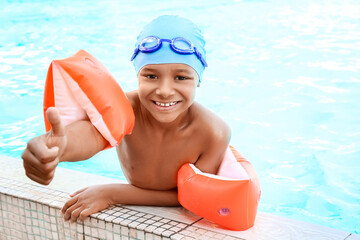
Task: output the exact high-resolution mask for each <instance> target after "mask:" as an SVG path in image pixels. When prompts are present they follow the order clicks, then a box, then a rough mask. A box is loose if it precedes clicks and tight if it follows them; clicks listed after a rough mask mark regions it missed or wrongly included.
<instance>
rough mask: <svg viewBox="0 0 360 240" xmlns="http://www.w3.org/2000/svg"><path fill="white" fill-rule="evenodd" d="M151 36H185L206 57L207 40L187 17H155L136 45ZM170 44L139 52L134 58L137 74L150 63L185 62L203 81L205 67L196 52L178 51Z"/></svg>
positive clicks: (163, 37) (165, 43) (140, 35)
mask: <svg viewBox="0 0 360 240" xmlns="http://www.w3.org/2000/svg"><path fill="white" fill-rule="evenodd" d="M149 36H156V37H159V38H162V39H173V38H176V37H182V38H185V39H187V40H189V41H190V42H192V43H193V44H194V46H195V47H196V49H197V51H199V52H200V53H201V55H202V57H203V58H204V59H205V55H206V52H205V48H204V47H205V40H204V37H203V35H202V33H201V30H200V29H199V28H198V27H197V26H196V25H195V24H194V23H193V22H191V21H190V20H188V19H186V18H182V17H179V16H173V15H163V16H160V17H158V18H156V19H154V20H153V21H151V22H150V23H149V24H147V25H146V26H145V27H144V28H143V30H142V31H141V32H140V34H139V36H138V37H137V42H136V44H135V47H137V46H138V45H139V44H140V42H141V41H142V40H143V39H144V38H146V37H149ZM169 44H170V43H168V42H163V43H162V47H161V48H160V49H159V50H157V51H155V52H151V53H143V52H139V53H138V54H137V55H136V57H135V58H134V67H135V71H136V75H137V74H138V73H139V71H140V69H141V68H142V67H143V66H145V65H148V64H164V63H183V64H186V65H188V66H190V67H192V68H193V69H194V70H195V71H196V72H197V74H198V76H199V81H201V78H202V73H203V71H204V68H205V67H204V65H203V64H202V63H201V61H200V60H199V59H198V57H197V56H196V55H195V54H188V55H184V54H179V53H176V52H174V51H173V50H172V49H171V48H170V46H169Z"/></svg>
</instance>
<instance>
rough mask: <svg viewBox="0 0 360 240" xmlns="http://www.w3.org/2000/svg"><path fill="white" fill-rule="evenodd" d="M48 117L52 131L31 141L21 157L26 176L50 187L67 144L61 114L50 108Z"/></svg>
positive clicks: (47, 113) (47, 112)
mask: <svg viewBox="0 0 360 240" xmlns="http://www.w3.org/2000/svg"><path fill="white" fill-rule="evenodd" d="M46 115H47V118H48V120H49V123H50V124H51V131H50V132H48V133H46V134H43V135H41V136H38V137H35V138H33V139H31V140H30V141H29V142H28V144H27V146H26V149H25V150H24V152H23V154H22V156H21V157H22V159H23V160H24V161H23V163H24V168H25V172H26V176H28V177H29V178H30V179H32V180H33V181H35V182H38V183H40V184H43V185H48V184H49V183H50V182H51V181H52V179H53V178H54V173H55V168H56V166H57V165H58V163H59V161H60V157H61V156H62V154H63V153H64V150H65V148H66V144H67V138H66V135H65V127H64V126H63V125H62V123H61V119H60V115H59V112H58V111H57V110H56V109H55V108H49V109H48V110H47V111H46Z"/></svg>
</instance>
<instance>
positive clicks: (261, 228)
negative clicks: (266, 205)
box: [0, 155, 360, 240]
mask: <svg viewBox="0 0 360 240" xmlns="http://www.w3.org/2000/svg"><path fill="white" fill-rule="evenodd" d="M114 182H120V180H118V179H112V178H106V177H102V176H98V175H93V174H88V173H83V172H78V171H73V170H68V169H64V168H57V170H56V173H55V178H54V180H53V181H52V183H51V184H50V185H48V186H43V185H40V184H37V183H35V182H33V181H31V180H30V179H28V178H27V177H26V176H25V172H24V169H23V165H22V160H20V159H16V158H11V157H7V156H1V155H0V194H1V196H2V198H1V201H0V203H1V204H3V203H4V201H5V203H6V201H7V200H6V199H7V197H9V198H10V197H14V198H16V199H19V198H21V197H25V198H26V199H29V198H30V200H31V198H36V197H37V199H35V200H36V201H39V198H43V202H46V201H45V200H46V198H44V197H42V196H43V195H44V194H47V193H44V192H50V193H51V194H54V193H56V194H54V198H56V201H53V202H51V201H48V202H49V204H50V205H51V206H53V207H55V209H59V208H60V207H61V206H62V205H63V204H64V201H66V200H67V199H68V198H69V197H68V196H67V195H68V193H72V192H75V191H76V190H79V189H81V188H83V187H86V186H89V185H96V184H106V183H114ZM25 189H26V190H25ZM24 191H25V193H24ZM19 192H21V194H20V195H21V196H18V195H19ZM50 193H49V194H50ZM41 194H43V195H41ZM49 194H47V196H48V197H49V196H50V195H51V194H50V195H49ZM39 196H40V197H39ZM51 196H52V195H51ZM4 199H5V200H4ZM35 200H34V201H35ZM29 206H30V205H29ZM0 210H1V211H0V213H1V212H2V211H3V210H4V209H2V208H1V209H0ZM4 211H5V210H4ZM6 211H7V213H6V214H7V215H6V216H8V215H9V214H11V213H9V211H10V210H6ZM58 212H59V211H58ZM1 214H2V215H0V217H1V218H4V213H1ZM13 214H15V213H13ZM56 214H58V213H56ZM121 214H122V215H123V216H122V218H121V219H120V217H121V216H120V215H121ZM125 215H126V216H127V217H126V218H125V219H124V216H125ZM58 216H60V215H59V214H58ZM117 216H118V217H117ZM59 218H60V217H59ZM4 219H5V218H4ZM15 219H16V216H15ZM117 219H120V220H118V222H116V221H117ZM93 221H97V223H99V221H105V224H107V225H106V227H104V230H105V232H106V229H107V232H106V234H107V235H106V234H105V232H103V233H102V234H100V231H99V232H97V235H96V236H95V237H94V236H92V237H86V232H87V231H90V230H91V227H89V228H87V226H92V225H91V224H94V223H93ZM63 224H66V223H63ZM74 224H76V226H81V229H82V232H81V234H84V239H110V238H111V239H116V237H115V233H116V232H117V231H118V232H119V234H118V235H117V236H119V239H184V240H185V239H227V240H230V239H346V240H360V235H356V234H352V233H349V232H345V231H342V230H338V229H333V228H328V227H324V226H320V225H315V224H311V223H306V222H301V221H297V220H293V219H289V218H284V217H280V216H276V215H272V214H268V213H263V212H258V215H257V218H256V222H255V226H254V227H252V228H250V229H249V230H247V231H230V230H225V229H222V228H221V227H220V226H218V225H216V224H214V223H211V222H209V221H207V220H205V219H203V218H201V217H199V216H197V215H195V214H193V213H191V212H189V211H187V210H185V209H184V208H182V207H146V206H129V205H122V206H120V205H116V206H114V207H112V208H111V209H108V210H104V211H102V212H101V213H98V214H93V215H91V218H88V219H87V220H86V221H85V222H84V223H83V225H81V224H82V223H79V222H78V223H74ZM108 224H112V225H110V227H109V228H108V227H107V226H108ZM114 224H119V225H120V226H119V228H115V225H114ZM69 226H70V224H69ZM76 226H75V227H74V228H76ZM125 226H126V228H125ZM70 227H71V226H70ZM1 228H3V229H1ZM5 228H6V226H5V225H4V223H3V224H2V225H1V223H0V238H1V236H7V235H6V229H5ZM77 228H78V229H79V227H77ZM87 229H88V230H87ZM116 229H117V230H116ZM120 229H122V230H121V232H120ZM122 231H125V233H123V232H122ZM8 232H10V230H8ZM112 232H114V233H112ZM1 234H2V235H1ZM121 234H123V235H121ZM124 234H125V235H124ZM74 236H75V235H74ZM89 236H90V235H89ZM109 236H111V237H109ZM124 236H125V237H124ZM14 239H17V238H14ZM44 239H47V238H44Z"/></svg>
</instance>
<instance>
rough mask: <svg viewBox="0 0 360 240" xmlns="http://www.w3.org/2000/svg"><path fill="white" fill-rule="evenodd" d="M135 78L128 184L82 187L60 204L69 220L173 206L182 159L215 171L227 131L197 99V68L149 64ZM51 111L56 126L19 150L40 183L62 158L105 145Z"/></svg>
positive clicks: (88, 128) (125, 143) (125, 144)
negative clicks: (125, 208)
mask: <svg viewBox="0 0 360 240" xmlns="http://www.w3.org/2000/svg"><path fill="white" fill-rule="evenodd" d="M138 84H139V85H138V90H136V91H133V92H128V93H127V96H128V99H129V101H130V103H131V105H132V107H133V109H134V113H135V126H134V129H133V131H132V134H131V135H127V136H125V137H124V139H123V140H122V142H121V143H120V145H119V146H118V147H117V153H118V156H119V159H120V163H121V167H122V170H123V173H124V175H125V177H126V178H127V180H128V182H129V184H107V185H97V186H91V187H88V188H84V189H81V190H79V191H77V192H76V193H74V194H72V195H70V196H71V199H70V200H68V201H67V202H66V203H65V205H64V207H63V208H62V213H63V214H64V218H65V220H71V221H76V220H77V219H79V220H84V219H85V218H86V217H87V216H88V215H90V214H92V213H95V212H98V211H101V210H103V209H105V208H107V207H109V206H111V205H112V204H135V205H136V204H138V205H156V206H176V205H178V204H179V203H178V200H177V190H176V177H177V172H178V170H179V168H180V166H181V165H182V164H184V163H186V162H190V163H194V164H195V166H197V167H198V168H199V169H200V170H202V171H203V172H208V173H216V172H217V170H218V167H219V166H220V163H221V160H222V159H223V156H224V153H225V150H226V147H227V146H228V143H229V139H230V129H229V127H228V126H227V124H226V123H225V122H224V121H223V120H222V119H221V118H219V117H218V116H216V115H215V114H214V113H212V112H211V111H210V110H208V109H206V108H204V107H203V106H201V105H200V104H199V103H196V102H194V97H195V92H196V89H197V85H198V76H197V73H196V72H195V71H194V70H193V69H192V68H191V67H189V66H187V65H185V64H156V65H146V66H144V67H143V68H142V69H141V70H140V72H139V74H138ZM47 115H48V119H49V121H50V123H51V124H52V129H53V130H52V131H51V132H49V133H47V134H44V135H41V136H39V137H37V138H34V139H32V140H30V141H29V143H28V146H27V148H26V149H25V151H24V153H23V156H22V157H23V159H24V167H25V170H26V174H27V176H28V177H29V178H31V179H33V180H34V181H37V182H39V183H42V184H49V183H50V182H51V180H52V178H53V177H54V171H55V167H56V165H57V163H58V162H60V161H79V160H83V159H87V158H89V157H91V156H93V155H94V154H96V153H97V152H99V151H101V150H102V149H104V148H105V147H106V146H107V144H108V143H107V141H106V140H105V139H104V138H103V137H102V136H101V134H100V133H99V132H98V131H97V130H96V128H95V127H93V125H92V124H91V123H90V122H89V121H79V122H75V123H73V124H70V125H68V126H66V127H64V126H63V125H62V124H61V121H60V118H59V116H58V112H57V111H56V109H49V110H48V112H47ZM84 142H86V143H87V144H86V145H85V144H83V143H84Z"/></svg>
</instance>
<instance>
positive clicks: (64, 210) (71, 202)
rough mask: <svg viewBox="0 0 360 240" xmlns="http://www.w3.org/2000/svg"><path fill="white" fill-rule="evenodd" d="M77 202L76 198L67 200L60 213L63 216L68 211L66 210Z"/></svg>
mask: <svg viewBox="0 0 360 240" xmlns="http://www.w3.org/2000/svg"><path fill="white" fill-rule="evenodd" d="M76 202H77V198H71V199H69V200H68V201H67V202H66V203H65V204H64V206H63V207H62V209H61V212H62V213H63V214H65V213H66V211H67V210H68V208H70V207H71V206H72V205H74V204H75V203H76Z"/></svg>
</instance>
